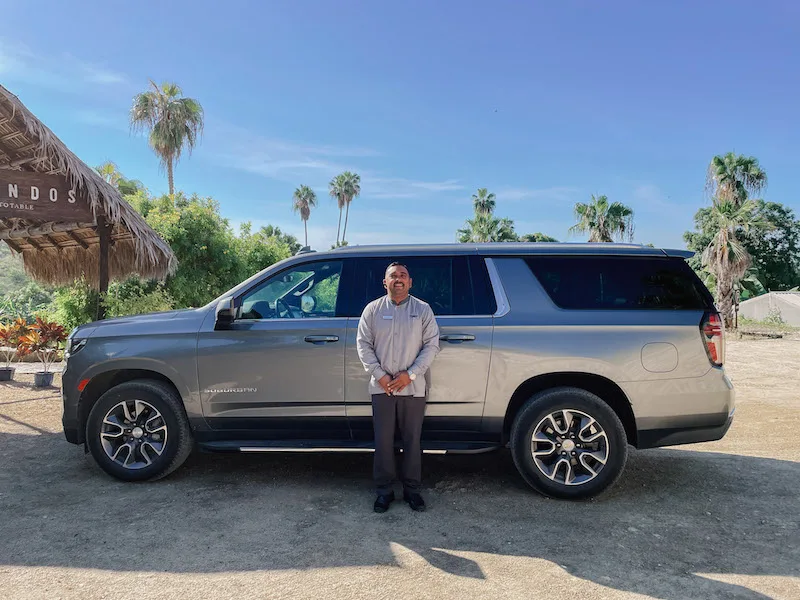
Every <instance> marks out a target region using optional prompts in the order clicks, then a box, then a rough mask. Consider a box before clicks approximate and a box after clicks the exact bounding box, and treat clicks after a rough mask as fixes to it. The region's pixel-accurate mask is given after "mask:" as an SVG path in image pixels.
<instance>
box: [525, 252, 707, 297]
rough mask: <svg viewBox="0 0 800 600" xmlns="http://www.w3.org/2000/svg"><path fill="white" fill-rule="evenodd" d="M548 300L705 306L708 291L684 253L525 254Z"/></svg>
mask: <svg viewBox="0 0 800 600" xmlns="http://www.w3.org/2000/svg"><path fill="white" fill-rule="evenodd" d="M526 262H527V263H528V266H529V267H530V268H531V270H532V271H533V274H534V275H535V276H536V278H537V279H538V280H539V282H540V283H541V284H542V287H544V289H545V291H546V292H547V293H548V295H549V296H550V298H551V299H552V300H553V302H554V303H555V304H556V305H557V306H559V307H561V308H566V309H574V310H614V309H622V310H635V309H639V310H705V309H707V308H710V307H711V306H713V300H711V298H710V295H709V294H708V291H707V290H706V289H705V287H704V286H703V284H702V282H701V281H700V280H699V279H698V277H697V276H696V275H695V274H694V272H692V270H691V268H690V267H689V266H688V265H687V264H686V263H685V261H684V260H683V259H671V258H644V257H618V256H613V257H607V256H601V257H594V256H540V257H531V258H528V259H526Z"/></svg>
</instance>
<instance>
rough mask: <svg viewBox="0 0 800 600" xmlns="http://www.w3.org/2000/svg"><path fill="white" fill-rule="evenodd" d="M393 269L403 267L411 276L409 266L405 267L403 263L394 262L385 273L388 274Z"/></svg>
mask: <svg viewBox="0 0 800 600" xmlns="http://www.w3.org/2000/svg"><path fill="white" fill-rule="evenodd" d="M392 267H403V268H404V269H405V270H406V272H407V273H408V274H409V275H411V271H409V270H408V267H407V266H405V265H404V264H403V263H401V262H393V263H391V264H390V265H389V266H388V267H386V270H385V271H384V273H388V272H389V269H391V268H392Z"/></svg>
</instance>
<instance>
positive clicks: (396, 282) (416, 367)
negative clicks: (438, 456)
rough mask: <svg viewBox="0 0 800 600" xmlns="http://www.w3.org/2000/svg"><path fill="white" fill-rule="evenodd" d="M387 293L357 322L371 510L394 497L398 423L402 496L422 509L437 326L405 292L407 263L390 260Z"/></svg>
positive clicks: (408, 284)
mask: <svg viewBox="0 0 800 600" xmlns="http://www.w3.org/2000/svg"><path fill="white" fill-rule="evenodd" d="M383 287H384V288H386V292H387V293H386V295H385V296H383V297H382V298H378V299H377V300H375V301H373V302H371V303H370V304H368V305H367V307H366V308H365V309H364V312H363V313H362V315H361V319H360V321H359V322H358V335H357V337H356V345H357V347H358V356H359V358H360V359H361V362H362V364H363V365H364V368H365V369H366V371H367V372H368V373H369V374H370V382H369V391H370V394H371V395H372V423H373V428H374V430H375V458H374V464H373V478H374V479H375V487H376V490H377V495H378V497H377V498H376V500H375V506H374V509H375V512H380V513H382V512H386V510H388V508H389V505H390V504H391V503H392V502H393V501H394V499H395V497H394V490H393V485H394V482H395V479H396V476H395V459H394V431H395V425H397V426H398V427H399V429H400V435H401V437H402V440H403V463H402V467H401V471H400V478H401V480H402V483H403V499H404V500H405V501H406V502H408V504H409V506H410V507H411V508H412V510H415V511H423V510H425V501H424V500H423V499H422V496H421V495H420V493H419V490H420V486H421V479H422V449H421V445H420V436H421V434H422V420H423V418H424V417H425V402H426V400H427V397H426V395H427V389H426V382H425V373H426V372H427V371H428V368H429V367H430V366H431V363H432V362H433V359H434V358H435V357H436V355H437V354H438V353H439V326H438V325H437V324H436V318H435V317H434V315H433V311H432V310H431V307H430V306H428V304H427V303H425V302H423V301H422V300H419V299H418V298H415V297H413V296H411V295H410V294H409V291H410V290H411V276H410V275H409V273H408V269H407V268H406V267H405V266H404V265H401V264H399V263H392V264H391V265H389V267H388V268H387V269H386V274H385V277H384V280H383Z"/></svg>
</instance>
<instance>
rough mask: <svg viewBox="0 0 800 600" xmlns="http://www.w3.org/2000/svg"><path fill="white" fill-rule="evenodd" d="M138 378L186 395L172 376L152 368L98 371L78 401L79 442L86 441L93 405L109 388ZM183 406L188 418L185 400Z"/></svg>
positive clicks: (181, 395)
mask: <svg viewBox="0 0 800 600" xmlns="http://www.w3.org/2000/svg"><path fill="white" fill-rule="evenodd" d="M138 379H141V380H148V381H157V382H159V383H161V384H163V385H165V386H167V387H169V388H171V389H172V390H173V391H174V392H175V394H176V395H177V396H178V398H183V397H184V395H183V394H182V393H181V390H180V388H179V387H178V386H177V385H176V384H175V382H174V381H173V380H172V379H171V378H170V377H168V376H167V375H165V374H164V373H161V372H159V371H155V370H152V369H148V368H129V367H119V368H114V369H109V370H107V371H102V372H100V373H97V374H95V375H93V376H92V377H91V379H89V383H88V384H87V385H86V387H85V388H84V390H83V391H82V392H81V395H80V400H79V401H78V443H79V444H82V443H84V442H85V432H86V420H87V419H88V418H89V413H90V412H91V410H92V407H93V406H94V405H95V403H96V402H97V401H98V400H99V399H100V397H101V396H102V395H103V394H105V393H106V392H107V391H108V390H110V389H112V388H114V387H116V386H118V385H120V384H122V383H126V382H128V381H135V380H138ZM181 406H182V407H183V411H184V415H185V416H186V417H187V419H188V415H187V414H186V407H185V406H184V405H183V402H181Z"/></svg>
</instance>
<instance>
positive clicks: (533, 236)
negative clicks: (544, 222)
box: [519, 232, 558, 242]
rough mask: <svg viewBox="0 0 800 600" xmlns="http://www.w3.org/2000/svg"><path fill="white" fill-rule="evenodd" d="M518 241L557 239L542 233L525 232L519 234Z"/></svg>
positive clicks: (550, 240) (549, 240) (553, 240)
mask: <svg viewBox="0 0 800 600" xmlns="http://www.w3.org/2000/svg"><path fill="white" fill-rule="evenodd" d="M519 241H520V242H557V241H558V240H557V239H556V238H554V237H550V236H549V235H545V234H543V233H539V232H537V233H526V234H524V235H521V236H519Z"/></svg>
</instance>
